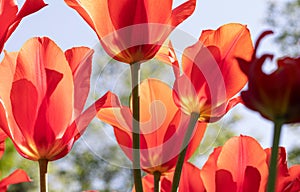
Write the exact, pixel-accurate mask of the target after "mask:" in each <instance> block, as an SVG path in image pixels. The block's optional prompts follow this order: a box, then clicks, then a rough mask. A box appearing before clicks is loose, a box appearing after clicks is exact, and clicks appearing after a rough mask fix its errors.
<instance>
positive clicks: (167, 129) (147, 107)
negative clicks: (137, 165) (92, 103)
mask: <svg viewBox="0 0 300 192" xmlns="http://www.w3.org/2000/svg"><path fill="white" fill-rule="evenodd" d="M140 96H141V99H140V106H141V108H140V111H141V116H140V124H141V126H140V128H141V131H140V140H141V144H140V154H141V160H140V161H141V168H142V169H143V170H145V171H146V172H147V173H150V174H160V175H164V174H166V173H167V172H168V171H170V170H172V169H174V168H175V165H176V162H177V157H178V154H179V153H180V150H181V143H182V142H183V136H184V135H185V132H186V130H187V129H186V128H187V124H188V122H189V116H188V115H186V114H184V113H183V112H182V111H181V110H180V109H179V108H178V107H177V106H176V105H175V103H174V101H173V99H172V89H171V88H170V87H169V86H168V85H166V84H165V83H163V82H161V81H159V80H155V79H147V80H145V81H143V82H142V83H141V85H140ZM98 117H99V118H100V119H101V120H102V121H104V122H106V123H109V124H110V125H112V126H113V127H114V133H115V136H116V139H117V141H118V144H119V145H120V147H121V149H122V150H123V151H124V153H125V154H126V155H127V156H128V158H129V159H131V160H132V150H133V149H132V136H131V135H132V105H131V106H130V107H126V106H122V105H121V104H120V103H119V102H117V103H115V104H114V106H113V105H112V106H111V107H110V108H108V107H107V108H103V109H101V110H100V111H99V113H98ZM196 126H197V127H196V128H195V132H193V136H192V138H191V139H190V141H189V144H188V151H187V155H186V158H185V160H188V159H189V158H190V157H191V155H192V154H193V153H194V151H195V150H196V149H197V147H198V146H199V144H200V142H201V140H202V137H203V135H204V132H205V129H206V123H197V124H196Z"/></svg>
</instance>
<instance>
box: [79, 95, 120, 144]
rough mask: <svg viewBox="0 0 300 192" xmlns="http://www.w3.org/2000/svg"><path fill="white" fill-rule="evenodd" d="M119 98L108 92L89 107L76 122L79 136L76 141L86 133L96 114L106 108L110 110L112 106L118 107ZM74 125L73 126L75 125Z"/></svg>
mask: <svg viewBox="0 0 300 192" xmlns="http://www.w3.org/2000/svg"><path fill="white" fill-rule="evenodd" d="M118 101H119V100H118V98H117V96H116V95H115V94H113V93H111V92H107V93H106V94H105V95H103V96H102V97H101V98H99V99H98V100H97V101H96V102H95V103H94V104H92V105H91V106H89V107H88V108H87V109H86V110H85V111H84V112H83V113H82V114H81V115H80V116H79V117H78V118H77V119H76V120H75V121H74V123H75V125H76V127H77V132H78V134H77V136H76V138H75V139H78V137H79V136H80V135H81V134H82V133H83V132H84V131H85V129H86V128H87V126H88V124H89V123H90V122H91V120H92V119H93V118H94V117H95V116H96V114H97V113H98V112H99V111H100V110H101V109H105V108H110V107H111V106H116V105H117V104H116V103H118ZM74 123H73V124H74Z"/></svg>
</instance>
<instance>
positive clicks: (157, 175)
mask: <svg viewBox="0 0 300 192" xmlns="http://www.w3.org/2000/svg"><path fill="white" fill-rule="evenodd" d="M153 175H154V192H159V191H160V176H161V173H160V172H159V171H155V172H154V173H153Z"/></svg>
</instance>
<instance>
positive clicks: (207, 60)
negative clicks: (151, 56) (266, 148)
mask: <svg viewBox="0 0 300 192" xmlns="http://www.w3.org/2000/svg"><path fill="white" fill-rule="evenodd" d="M252 52H253V46H252V42H251V38H250V33H249V30H248V29H247V27H246V26H244V25H241V24H227V25H223V26H221V27H220V28H218V29H217V30H205V31H203V32H202V34H201V36H200V39H199V41H198V42H197V43H196V44H194V45H192V46H190V47H188V48H186V49H185V50H184V52H183V56H182V71H183V74H182V75H180V74H179V71H180V70H179V69H178V68H179V64H178V61H177V59H176V55H175V52H174V51H173V48H172V47H170V49H169V55H167V57H166V55H164V54H163V53H162V54H159V55H158V59H161V60H163V61H166V62H168V63H171V64H172V65H173V67H174V71H175V77H176V81H175V83H174V89H175V92H174V100H175V103H176V105H177V106H179V107H180V108H181V109H182V110H183V111H184V112H185V113H186V114H191V113H193V112H195V113H198V114H200V117H199V120H200V121H205V122H209V121H210V122H214V121H217V120H219V119H220V118H221V117H222V116H224V115H225V114H226V112H227V111H228V110H229V109H231V108H232V107H233V106H235V105H236V104H237V103H239V102H240V99H239V97H237V98H234V96H235V95H236V94H237V93H238V92H239V91H240V90H241V89H242V88H243V87H244V86H245V84H246V82H247V78H246V76H245V75H244V74H243V73H242V71H241V70H240V69H239V66H238V62H237V61H236V60H235V57H237V56H239V57H242V58H245V59H248V58H250V57H251V54H252ZM169 58H171V59H169Z"/></svg>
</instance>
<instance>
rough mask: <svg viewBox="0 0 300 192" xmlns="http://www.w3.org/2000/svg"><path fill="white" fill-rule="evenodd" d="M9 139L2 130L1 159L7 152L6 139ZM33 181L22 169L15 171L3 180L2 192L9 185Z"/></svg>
mask: <svg viewBox="0 0 300 192" xmlns="http://www.w3.org/2000/svg"><path fill="white" fill-rule="evenodd" d="M6 138H7V135H6V134H5V133H4V132H3V131H2V130H1V129H0V159H1V158H2V155H3V153H4V150H5V139H6ZM29 181H31V180H30V178H29V177H28V175H27V174H26V172H25V171H23V170H21V169H17V170H15V171H14V172H13V173H12V174H10V175H9V176H7V177H5V178H3V179H2V180H1V181H0V192H5V191H6V190H7V189H8V187H9V185H13V184H17V183H23V182H29Z"/></svg>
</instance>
